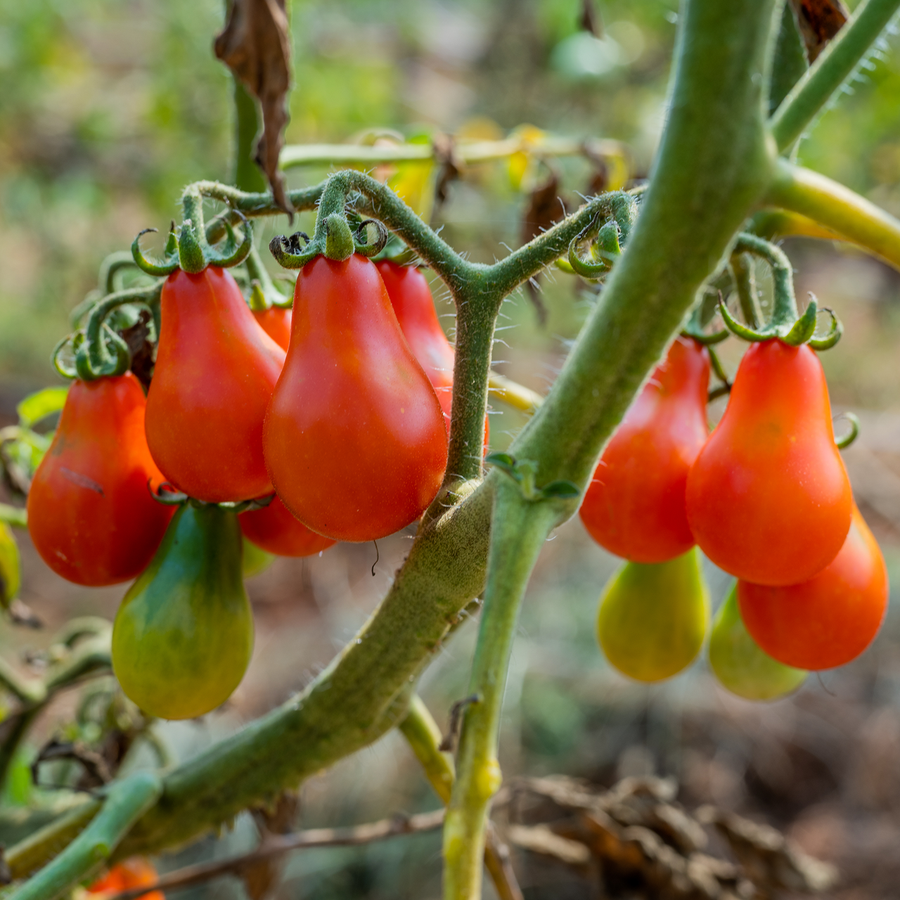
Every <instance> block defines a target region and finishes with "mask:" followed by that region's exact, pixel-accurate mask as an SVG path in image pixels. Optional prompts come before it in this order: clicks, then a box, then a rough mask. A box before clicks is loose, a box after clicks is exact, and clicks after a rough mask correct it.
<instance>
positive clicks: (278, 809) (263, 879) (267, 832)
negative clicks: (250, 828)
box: [241, 791, 300, 900]
mask: <svg viewBox="0 0 900 900" xmlns="http://www.w3.org/2000/svg"><path fill="white" fill-rule="evenodd" d="M251 812H252V815H253V821H254V822H256V827H257V829H258V830H259V834H260V847H265V846H266V844H267V842H270V841H271V837H272V836H273V835H276V834H290V833H291V832H292V831H293V830H294V825H295V823H296V821H297V816H298V814H299V812H300V795H299V794H298V793H296V792H295V791H285V792H284V793H282V794H280V795H279V796H278V799H277V800H276V801H275V803H274V804H273V805H272V806H271V807H270V808H267V809H254V810H251ZM286 864H287V858H286V857H284V856H270V857H268V858H263V859H258V860H256V861H254V862H252V863H249V864H247V865H246V866H244V867H243V868H242V869H241V880H242V881H243V882H244V888H245V889H246V891H247V896H248V897H249V898H250V900H265V898H266V897H269V896H271V895H272V894H273V893H274V891H275V889H276V888H277V887H278V885H279V883H280V882H281V876H282V873H283V872H284V867H285V865H286Z"/></svg>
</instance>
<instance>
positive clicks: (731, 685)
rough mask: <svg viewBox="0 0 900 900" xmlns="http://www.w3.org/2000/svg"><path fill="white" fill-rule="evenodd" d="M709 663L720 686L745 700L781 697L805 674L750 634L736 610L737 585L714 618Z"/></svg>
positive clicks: (791, 689)
mask: <svg viewBox="0 0 900 900" xmlns="http://www.w3.org/2000/svg"><path fill="white" fill-rule="evenodd" d="M709 665H710V668H711V669H712V670H713V674H714V675H715V676H716V678H717V680H718V681H719V683H720V684H721V685H722V687H724V688H726V689H727V690H729V691H731V693H732V694H737V696H738V697H743V698H744V699H745V700H776V699H778V698H779V697H784V696H785V695H786V694H790V693H792V692H793V691H795V690H797V688H799V687H800V685H801V684H803V682H804V681H805V680H806V676H807V674H808V673H807V672H806V671H805V670H804V669H794V668H792V667H791V666H786V665H784V664H782V663H780V662H778V661H777V660H774V659H772V657H771V656H769V655H768V654H767V653H766V652H765V651H763V650H762V649H760V647H759V645H758V644H757V643H756V641H754V640H753V638H752V637H750V634H749V633H748V631H747V628H746V626H745V625H744V623H743V621H742V620H741V614H740V610H739V609H738V602H737V586H735V587H733V588H732V589H731V591H730V592H729V594H728V596H727V597H726V598H725V602H724V603H723V604H722V606H721V607H720V608H719V611H718V612H717V613H716V617H715V619H714V621H713V626H712V632H711V633H710V637H709Z"/></svg>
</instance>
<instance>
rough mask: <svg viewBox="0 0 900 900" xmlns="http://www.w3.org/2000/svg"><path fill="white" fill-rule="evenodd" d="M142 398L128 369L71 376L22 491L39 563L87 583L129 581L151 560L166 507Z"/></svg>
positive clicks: (163, 526) (162, 528)
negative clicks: (49, 437)
mask: <svg viewBox="0 0 900 900" xmlns="http://www.w3.org/2000/svg"><path fill="white" fill-rule="evenodd" d="M145 407H146V401H145V400H144V392H143V391H142V390H141V386H140V384H139V383H138V380H137V379H136V378H135V377H134V375H132V374H131V373H130V372H126V373H125V374H124V375H118V376H115V377H112V378H98V379H97V380H96V381H75V382H74V383H73V384H72V387H71V388H70V389H69V393H68V395H67V396H66V402H65V406H63V410H62V415H61V416H60V419H59V425H58V427H57V429H56V434H55V435H54V436H53V443H52V444H51V445H50V449H49V450H48V451H47V453H46V454H45V456H44V458H43V459H42V460H41V463H40V465H39V466H38V468H37V471H36V472H35V474H34V480H33V481H32V483H31V490H30V491H29V493H28V532H29V534H30V535H31V539H32V541H33V542H34V546H35V547H36V548H37V551H38V553H40V554H41V557H42V558H43V560H44V562H46V563H47V565H48V566H50V568H51V569H53V571H54V572H56V573H57V574H58V575H61V576H62V577H63V578H65V579H67V580H69V581H74V582H75V583H76V584H83V585H90V586H92V587H94V586H99V585H106V584H118V583H119V582H122V581H130V580H131V579H132V578H135V577H136V576H137V575H138V574H140V572H142V571H143V570H144V569H145V568H146V567H147V565H148V563H149V562H150V560H151V559H152V558H153V554H154V553H155V552H156V548H157V547H158V546H159V542H160V541H161V540H162V536H163V534H164V533H165V530H166V525H167V524H168V522H169V519H170V518H171V517H172V509H171V507H167V506H163V504H161V503H159V502H157V501H156V500H154V499H153V496H152V494H151V488H153V487H156V486H158V485H159V484H160V483H161V482H162V481H163V480H164V478H163V475H162V474H161V473H160V471H159V469H158V468H157V467H156V464H155V463H154V461H153V459H152V458H151V456H150V451H149V450H148V449H147V439H146V437H145V436H144V410H145Z"/></svg>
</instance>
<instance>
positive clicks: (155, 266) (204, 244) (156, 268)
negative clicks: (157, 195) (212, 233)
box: [131, 186, 253, 278]
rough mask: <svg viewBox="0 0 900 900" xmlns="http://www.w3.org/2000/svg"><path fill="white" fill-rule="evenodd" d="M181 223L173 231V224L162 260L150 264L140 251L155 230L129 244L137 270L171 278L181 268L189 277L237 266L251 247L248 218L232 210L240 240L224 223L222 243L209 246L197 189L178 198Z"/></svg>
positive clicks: (144, 232)
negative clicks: (239, 232) (207, 269)
mask: <svg viewBox="0 0 900 900" xmlns="http://www.w3.org/2000/svg"><path fill="white" fill-rule="evenodd" d="M181 203H182V209H183V222H182V224H181V226H180V227H178V228H176V227H175V223H174V222H173V223H172V228H171V229H170V231H169V236H168V238H167V240H166V247H165V250H164V251H163V259H162V261H153V260H151V259H148V258H147V257H146V256H144V254H143V251H142V250H141V246H140V241H141V238H142V237H143V236H144V235H145V234H147V233H148V232H154V231H156V229H155V228H145V229H144V230H143V231H142V232H141V233H140V234H139V235H138V236H137V237H136V238H135V239H134V241H133V242H132V244H131V253H132V256H133V258H134V262H135V264H136V265H137V267H138V268H139V269H140V270H141V271H142V272H146V273H147V274H148V275H154V276H157V277H160V278H164V277H167V276H169V275H171V274H172V273H173V272H174V271H175V270H176V269H182V270H183V271H185V272H189V273H191V274H192V275H196V274H198V273H199V272H202V271H203V270H204V269H205V268H206V267H207V266H218V267H219V268H221V269H229V268H231V267H232V266H237V265H240V263H242V262H243V261H244V260H245V259H246V258H247V256H248V254H249V253H250V250H251V249H252V247H253V229H252V228H251V226H250V222H249V221H248V220H247V217H246V216H245V215H244V214H243V213H242V212H241V211H240V210H239V209H235V210H233V211H234V213H235V215H237V216H238V218H239V219H240V220H241V228H242V230H243V237H242V238H241V240H240V241H239V240H238V238H237V236H236V235H235V232H234V229H233V228H232V227H231V225H230V223H229V222H228V221H227V220H226V221H225V222H224V228H225V240H224V241H223V242H222V244H221V246H218V245H217V246H215V247H214V246H212V245H211V244H210V243H209V241H208V240H207V238H206V226H205V224H204V219H203V194H202V193H201V191H200V190H199V189H198V188H197V187H196V186H193V187H191V188H189V189H188V190H187V191H186V192H185V194H184V196H183V197H182V199H181Z"/></svg>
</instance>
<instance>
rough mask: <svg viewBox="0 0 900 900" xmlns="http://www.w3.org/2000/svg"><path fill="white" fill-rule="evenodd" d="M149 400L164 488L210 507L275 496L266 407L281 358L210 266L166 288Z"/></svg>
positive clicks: (220, 272) (221, 273)
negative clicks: (265, 440)
mask: <svg viewBox="0 0 900 900" xmlns="http://www.w3.org/2000/svg"><path fill="white" fill-rule="evenodd" d="M160 315H161V318H162V328H161V331H160V335H159V351H158V355H157V359H156V367H155V369H154V374H153V381H152V383H151V385H150V391H149V393H148V395H147V442H148V444H149V446H150V452H151V453H152V454H153V458H154V459H155V460H156V462H157V464H158V465H159V467H160V469H161V470H162V471H163V473H164V474H165V476H166V478H167V479H168V480H169V481H170V482H171V483H172V484H173V485H175V487H177V488H178V489H179V490H181V491H184V492H185V493H186V494H188V495H189V496H191V497H195V498H197V499H198V500H204V501H208V502H211V503H218V502H221V501H234V500H248V499H250V498H252V497H260V496H262V495H264V494H267V493H271V490H272V483H271V481H270V480H269V476H268V474H267V472H266V466H265V462H264V460H263V450H262V429H263V419H264V417H265V413H266V405H267V404H268V402H269V398H270V397H271V395H272V390H273V389H274V387H275V382H276V381H277V380H278V376H279V375H280V374H281V367H282V365H283V364H284V351H283V350H282V349H281V348H280V347H279V346H278V345H277V344H276V343H275V342H274V341H273V340H272V339H271V338H270V337H269V336H268V335H267V334H266V333H265V332H264V331H263V330H262V328H261V327H260V326H259V324H258V323H257V322H256V320H255V319H254V318H253V314H252V313H251V312H250V310H249V308H248V307H247V304H246V303H245V302H244V299H243V297H242V296H241V292H240V290H239V288H238V286H237V284H236V283H235V281H234V278H233V277H232V276H231V275H230V274H229V273H228V272H227V271H225V270H224V269H221V268H218V267H216V266H208V267H206V268H205V269H203V271H201V272H200V273H199V274H196V275H192V274H190V273H188V272H184V271H182V270H181V269H178V270H176V271H175V272H173V273H172V274H171V275H170V276H169V277H168V279H167V280H166V282H165V285H164V286H163V291H162V299H161V302H160Z"/></svg>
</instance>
